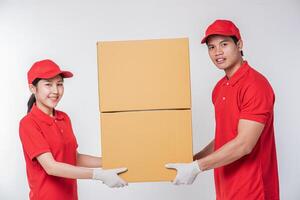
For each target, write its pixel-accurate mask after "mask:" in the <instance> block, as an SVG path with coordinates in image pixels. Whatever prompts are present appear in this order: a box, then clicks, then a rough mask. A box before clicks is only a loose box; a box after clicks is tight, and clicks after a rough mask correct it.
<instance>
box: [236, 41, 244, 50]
mask: <svg viewBox="0 0 300 200" xmlns="http://www.w3.org/2000/svg"><path fill="white" fill-rule="evenodd" d="M237 46H238V48H239V51H242V50H243V40H239V41H238V42H237Z"/></svg>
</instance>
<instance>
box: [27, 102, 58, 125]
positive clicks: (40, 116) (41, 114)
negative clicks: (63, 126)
mask: <svg viewBox="0 0 300 200" xmlns="http://www.w3.org/2000/svg"><path fill="white" fill-rule="evenodd" d="M30 113H31V114H32V115H34V116H35V117H37V118H38V119H40V120H41V121H43V122H45V123H47V124H48V125H52V124H53V122H54V121H55V120H63V119H64V116H63V115H62V114H61V113H60V112H57V111H56V110H54V116H53V117H51V116H49V115H47V114H46V113H44V112H43V111H41V110H40V109H39V108H38V107H37V106H36V104H33V106H32V108H31V111H30Z"/></svg>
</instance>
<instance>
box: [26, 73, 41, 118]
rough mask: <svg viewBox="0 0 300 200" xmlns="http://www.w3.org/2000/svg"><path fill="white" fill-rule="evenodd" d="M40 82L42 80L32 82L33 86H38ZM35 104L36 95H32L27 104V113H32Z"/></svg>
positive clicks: (37, 79)
mask: <svg viewBox="0 0 300 200" xmlns="http://www.w3.org/2000/svg"><path fill="white" fill-rule="evenodd" d="M40 80H41V79H40V78H36V79H34V81H32V85H34V86H37V84H38V82H39V81H40ZM35 102H36V99H35V95H34V94H31V96H30V98H29V100H28V102H27V113H29V112H30V110H31V108H32V106H33V104H34V103H35Z"/></svg>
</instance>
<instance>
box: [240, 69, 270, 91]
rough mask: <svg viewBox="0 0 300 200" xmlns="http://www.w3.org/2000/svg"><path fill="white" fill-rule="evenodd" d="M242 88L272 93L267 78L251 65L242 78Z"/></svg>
mask: <svg viewBox="0 0 300 200" xmlns="http://www.w3.org/2000/svg"><path fill="white" fill-rule="evenodd" d="M243 86H244V89H253V90H259V91H262V92H269V93H274V92H273V88H272V86H271V84H270V82H269V81H268V79H267V78H266V77H265V76H264V75H263V74H261V73H260V72H258V71H256V70H255V69H253V68H252V67H250V68H249V71H248V75H247V78H246V79H245V80H244V84H243Z"/></svg>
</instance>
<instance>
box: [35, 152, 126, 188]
mask: <svg viewBox="0 0 300 200" xmlns="http://www.w3.org/2000/svg"><path fill="white" fill-rule="evenodd" d="M36 158H37V160H38V162H39V163H40V164H41V166H42V167H43V169H44V170H45V171H46V173H47V174H48V175H52V176H58V177H64V178H72V179H96V180H101V181H103V183H105V184H106V185H108V186H109V187H123V186H125V185H127V183H126V182H125V181H124V180H123V179H121V178H120V177H119V176H118V174H119V173H122V172H124V171H127V169H126V168H116V169H108V170H104V169H89V168H84V167H77V166H73V165H70V164H66V163H62V162H57V161H56V160H55V159H54V158H53V156H52V154H51V153H50V152H47V153H43V154H41V155H39V156H37V157H36ZM85 158H86V157H85ZM92 160H94V159H92ZM96 160H97V159H96Z"/></svg>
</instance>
